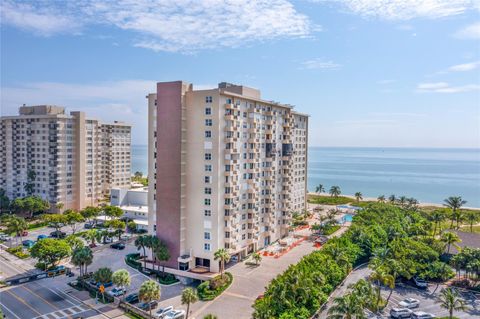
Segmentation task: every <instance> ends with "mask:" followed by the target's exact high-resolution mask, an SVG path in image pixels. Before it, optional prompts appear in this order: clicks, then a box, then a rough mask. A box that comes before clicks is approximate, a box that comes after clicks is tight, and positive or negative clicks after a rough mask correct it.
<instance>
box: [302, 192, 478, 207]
mask: <svg viewBox="0 0 480 319" xmlns="http://www.w3.org/2000/svg"><path fill="white" fill-rule="evenodd" d="M307 195H313V196H315V195H320V196H331V195H330V194H329V193H314V192H307ZM339 196H343V197H347V198H351V199H353V200H354V201H355V200H356V198H355V196H353V195H347V194H345V195H344V194H340V195H339ZM360 201H361V202H377V201H378V200H377V198H375V197H363V199H361V200H360ZM386 201H387V202H388V198H386ZM335 206H336V205H335ZM418 206H419V207H438V208H445V207H446V206H445V205H443V204H439V203H426V202H420V201H419V202H418ZM462 209H471V210H480V207H468V206H462Z"/></svg>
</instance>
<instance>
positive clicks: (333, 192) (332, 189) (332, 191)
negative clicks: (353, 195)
mask: <svg viewBox="0 0 480 319" xmlns="http://www.w3.org/2000/svg"><path fill="white" fill-rule="evenodd" d="M329 193H330V195H331V196H333V197H338V195H340V194H341V193H342V192H341V191H340V186H332V187H330V191H329Z"/></svg>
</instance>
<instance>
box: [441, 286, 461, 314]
mask: <svg viewBox="0 0 480 319" xmlns="http://www.w3.org/2000/svg"><path fill="white" fill-rule="evenodd" d="M438 303H440V306H441V307H442V308H445V309H447V310H448V313H449V318H450V319H452V318H453V311H459V310H461V311H465V310H467V306H466V305H465V300H463V298H461V297H460V294H459V293H458V291H457V290H456V289H454V288H444V289H442V290H441V291H440V297H439V300H438Z"/></svg>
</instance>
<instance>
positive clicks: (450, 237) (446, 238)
mask: <svg viewBox="0 0 480 319" xmlns="http://www.w3.org/2000/svg"><path fill="white" fill-rule="evenodd" d="M440 241H441V242H442V243H443V244H444V249H446V250H447V252H446V253H447V255H449V254H450V248H451V247H452V246H454V247H456V248H459V246H458V245H457V243H459V242H461V241H462V240H461V239H460V237H458V235H457V234H455V233H454V232H449V231H446V232H443V233H442V235H441V236H440Z"/></svg>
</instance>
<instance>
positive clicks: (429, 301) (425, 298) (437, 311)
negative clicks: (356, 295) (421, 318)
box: [382, 284, 480, 318]
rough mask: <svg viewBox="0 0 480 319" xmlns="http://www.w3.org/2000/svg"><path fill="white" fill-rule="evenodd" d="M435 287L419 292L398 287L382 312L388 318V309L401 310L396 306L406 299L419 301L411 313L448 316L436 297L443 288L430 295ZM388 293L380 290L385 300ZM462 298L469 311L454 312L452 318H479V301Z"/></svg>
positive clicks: (406, 286)
mask: <svg viewBox="0 0 480 319" xmlns="http://www.w3.org/2000/svg"><path fill="white" fill-rule="evenodd" d="M435 287H436V285H430V286H429V288H428V289H427V290H420V289H417V288H414V287H411V286H408V285H404V284H400V285H398V286H397V287H396V288H395V290H394V291H393V294H392V297H391V298H390V302H389V304H388V306H387V308H386V309H385V310H384V314H385V316H386V317H389V314H390V309H392V308H394V307H397V308H401V307H399V306H398V303H399V302H401V301H402V300H404V299H406V298H415V299H417V300H418V301H420V306H419V307H418V308H415V309H412V310H413V311H424V312H427V313H431V314H434V315H436V316H437V317H445V316H448V311H447V310H446V309H445V308H442V307H440V304H439V303H438V296H439V295H440V291H441V289H442V288H443V287H444V286H440V287H439V288H438V289H437V291H436V292H435V294H432V293H433V291H434V290H435ZM388 293H389V290H386V289H383V290H382V295H383V296H384V297H385V298H386V297H387V296H388ZM463 298H465V301H466V302H467V307H468V308H469V310H467V311H466V312H463V311H455V312H454V316H455V317H457V318H480V301H479V300H478V299H475V298H474V297H473V295H471V294H467V295H464V296H463Z"/></svg>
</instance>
